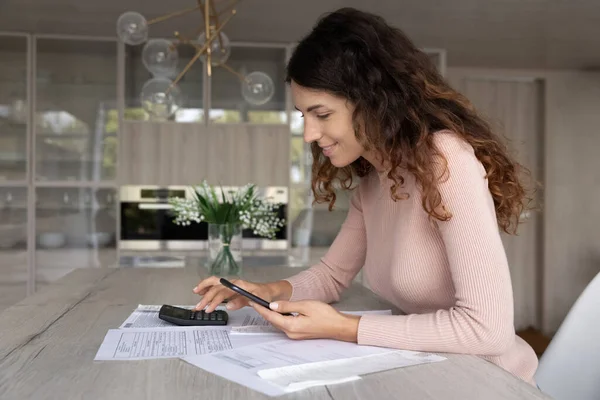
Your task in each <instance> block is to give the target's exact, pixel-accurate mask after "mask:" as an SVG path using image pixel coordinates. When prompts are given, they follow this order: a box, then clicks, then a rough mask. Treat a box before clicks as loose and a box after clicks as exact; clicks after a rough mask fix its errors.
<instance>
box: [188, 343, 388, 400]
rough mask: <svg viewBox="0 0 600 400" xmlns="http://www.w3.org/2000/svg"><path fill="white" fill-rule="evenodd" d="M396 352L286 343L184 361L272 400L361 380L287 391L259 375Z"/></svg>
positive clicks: (328, 382) (346, 378) (327, 381)
mask: <svg viewBox="0 0 600 400" xmlns="http://www.w3.org/2000/svg"><path fill="white" fill-rule="evenodd" d="M392 351H395V350H392V349H386V348H382V347H374V346H359V345H357V344H355V343H348V342H341V341H336V340H326V339H317V340H301V341H298V340H291V339H284V340H279V341H275V342H270V343H265V344H261V345H256V346H248V347H243V348H240V349H235V350H228V351H224V352H220V353H216V354H206V355H203V356H198V357H183V359H184V360H185V361H187V362H189V363H190V364H193V365H195V366H197V367H200V368H202V369H204V370H206V371H209V372H212V373H214V374H216V375H219V376H222V377H223V378H226V379H229V380H231V381H234V382H237V383H239V384H241V385H244V386H247V387H249V388H252V389H254V390H257V391H260V392H262V393H264V394H267V395H269V396H278V395H281V394H284V393H288V392H292V391H296V390H301V389H304V388H306V387H310V386H316V385H324V384H333V383H340V382H347V381H348V380H354V379H359V377H357V376H354V377H349V376H343V377H342V378H340V379H332V380H319V381H318V382H305V383H304V385H303V386H301V385H296V386H290V387H284V386H280V385H277V384H275V383H273V382H270V381H268V380H266V379H262V378H261V377H260V376H259V375H258V372H259V371H261V370H265V369H272V368H279V367H286V366H292V365H299V364H306V363H313V362H319V361H329V360H340V359H345V358H348V357H362V356H367V355H372V354H385V353H389V352H392Z"/></svg>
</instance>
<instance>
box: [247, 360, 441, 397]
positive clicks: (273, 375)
mask: <svg viewBox="0 0 600 400" xmlns="http://www.w3.org/2000/svg"><path fill="white" fill-rule="evenodd" d="M445 359H446V358H444V357H441V356H438V355H435V354H429V353H420V352H414V351H405V350H395V351H392V352H389V353H384V354H373V355H368V356H363V357H354V358H347V359H341V360H331V361H322V362H316V363H310V364H299V365H290V366H286V367H280V368H271V369H263V370H261V371H258V376H260V377H261V378H263V379H266V380H268V381H269V382H272V383H274V384H276V385H279V386H282V387H285V388H289V389H295V388H299V389H302V388H304V387H307V385H313V384H315V383H319V382H323V381H324V382H327V381H340V380H342V379H344V378H352V377H355V376H358V375H365V374H371V373H374V372H380V371H386V370H389V369H394V368H401V367H408V366H411V365H418V364H424V363H431V362H439V361H443V360H445Z"/></svg>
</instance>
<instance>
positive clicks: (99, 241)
mask: <svg viewBox="0 0 600 400" xmlns="http://www.w3.org/2000/svg"><path fill="white" fill-rule="evenodd" d="M112 238H113V234H112V233H111V232H93V233H88V234H87V235H86V241H87V243H88V245H89V246H91V247H106V246H108V245H109V244H110V242H111V241H112Z"/></svg>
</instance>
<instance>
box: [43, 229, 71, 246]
mask: <svg viewBox="0 0 600 400" xmlns="http://www.w3.org/2000/svg"><path fill="white" fill-rule="evenodd" d="M37 240H38V243H39V245H40V247H42V248H44V249H59V248H61V247H63V246H64V245H65V244H67V235H65V234H64V233H62V232H44V233H40V234H39V235H38V237H37Z"/></svg>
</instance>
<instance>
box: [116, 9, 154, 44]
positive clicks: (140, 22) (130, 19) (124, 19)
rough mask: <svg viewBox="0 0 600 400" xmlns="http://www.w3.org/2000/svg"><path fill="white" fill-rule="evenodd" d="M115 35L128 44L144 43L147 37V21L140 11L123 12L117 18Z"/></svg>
mask: <svg viewBox="0 0 600 400" xmlns="http://www.w3.org/2000/svg"><path fill="white" fill-rule="evenodd" d="M117 35H119V38H120V39H121V40H122V41H123V42H125V43H127V44H129V45H138V44H141V43H144V42H145V41H146V39H148V22H147V21H146V18H144V16H143V15H142V14H140V13H137V12H134V11H128V12H126V13H123V14H121V16H120V17H119V19H118V20H117Z"/></svg>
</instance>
